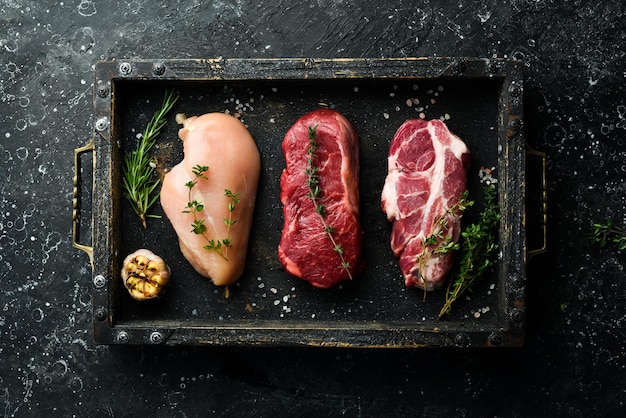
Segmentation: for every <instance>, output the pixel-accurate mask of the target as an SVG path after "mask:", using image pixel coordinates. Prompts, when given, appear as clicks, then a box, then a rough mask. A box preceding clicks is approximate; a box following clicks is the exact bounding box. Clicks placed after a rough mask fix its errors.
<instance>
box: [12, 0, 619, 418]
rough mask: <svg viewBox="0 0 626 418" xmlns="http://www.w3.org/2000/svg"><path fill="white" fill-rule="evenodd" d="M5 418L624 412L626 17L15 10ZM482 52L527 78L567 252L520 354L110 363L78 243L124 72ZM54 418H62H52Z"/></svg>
mask: <svg viewBox="0 0 626 418" xmlns="http://www.w3.org/2000/svg"><path fill="white" fill-rule="evenodd" d="M0 6H1V7H0V99H1V102H0V411H1V413H2V415H3V416H43V415H45V416H91V417H96V416H132V415H135V416H137V415H140V414H143V415H146V416H164V417H169V416H213V415H216V416H258V417H261V416H265V417H267V416H273V415H276V416H312V417H313V416H314V417H320V416H349V417H353V416H354V417H358V416H363V417H366V416H423V417H454V416H458V417H464V416H498V417H538V416H550V417H552V416H568V417H569V416H571V417H594V416H597V417H600V416H624V412H625V411H626V408H625V407H624V402H625V401H626V394H625V386H624V380H625V379H624V378H625V377H626V373H625V371H624V368H625V367H626V360H625V359H624V356H625V348H624V347H625V345H626V336H625V325H624V321H625V320H626V304H625V301H626V278H625V277H624V276H625V274H624V265H625V263H626V256H625V255H624V254H623V253H619V252H618V251H616V250H615V249H614V248H610V247H609V248H604V249H602V248H599V247H598V246H596V245H593V244H591V243H590V241H589V239H588V236H589V234H590V231H591V225H592V223H593V222H595V221H602V220H605V219H613V220H614V221H615V222H617V223H621V224H626V209H625V203H626V197H625V196H626V193H625V191H626V183H625V182H624V179H625V178H626V146H625V141H626V138H625V136H626V107H625V105H626V101H625V97H626V95H625V93H626V88H625V79H626V57H625V55H624V54H625V52H624V45H625V44H626V23H625V22H626V18H625V17H626V16H625V6H624V3H623V2H622V1H621V0H613V1H611V0H597V1H580V0H574V1H550V0H514V1H496V0H480V1H476V2H474V1H459V2H447V1H438V0H431V1H402V0H389V1H385V2H379V1H370V0H368V1H362V2H358V1H355V0H346V1H330V0H315V1H300V0H295V1H286V0H276V1H264V0H259V1H255V2H250V1H234V0H224V1H215V2H202V1H195V0H194V1H189V0H184V1H178V2H174V1H161V2H148V1H147V0H127V1H111V2H104V1H89V0H64V1H62V2H52V1H40V0H1V1H0ZM218 56H222V57H241V58H247V57H258V58H267V57H321V58H333V57H374V58H379V57H408V56H476V57H509V58H520V59H523V60H524V61H525V62H526V76H525V97H524V99H525V104H526V107H525V112H526V118H525V125H524V126H525V130H526V135H527V138H528V142H529V144H530V145H531V146H533V147H535V148H537V149H539V150H541V151H545V152H546V153H547V155H548V170H547V174H548V182H549V183H548V192H549V212H548V223H549V238H548V246H549V251H548V253H547V254H545V255H542V256H539V257H538V258H536V259H533V260H532V262H531V263H530V264H529V268H528V297H527V306H528V312H527V326H528V335H527V343H526V346H525V347H524V348H523V349H512V350H491V349H488V350H465V351H457V350H440V349H434V350H419V349H415V350H401V351H392V350H382V351H378V350H350V349H305V348H281V349H276V348H271V349H259V348H250V349H246V348H236V349H233V348H189V347H175V348H168V347H121V346H113V347H108V346H96V345H94V344H93V342H92V334H91V300H90V297H91V296H90V294H91V271H90V267H89V262H88V259H87V256H86V255H85V254H84V253H82V252H79V251H77V250H75V249H74V248H73V247H72V240H71V202H72V197H73V194H72V176H73V159H72V158H73V150H74V149H75V148H77V147H79V146H82V145H84V144H85V143H86V142H87V140H88V139H89V138H90V137H91V135H92V132H93V127H94V120H93V117H92V88H93V85H92V79H93V68H94V63H95V62H96V61H97V60H99V59H113V58H118V59H119V58H198V57H199V58H210V57H218ZM50 413H52V415H49V414H50Z"/></svg>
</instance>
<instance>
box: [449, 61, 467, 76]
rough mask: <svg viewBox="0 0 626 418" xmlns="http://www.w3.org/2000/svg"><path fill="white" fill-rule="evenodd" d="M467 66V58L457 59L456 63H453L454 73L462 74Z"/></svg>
mask: <svg viewBox="0 0 626 418" xmlns="http://www.w3.org/2000/svg"><path fill="white" fill-rule="evenodd" d="M465 68H466V65H465V60H459V61H456V62H455V63H454V64H452V74H453V75H460V74H462V73H463V72H464V71H465Z"/></svg>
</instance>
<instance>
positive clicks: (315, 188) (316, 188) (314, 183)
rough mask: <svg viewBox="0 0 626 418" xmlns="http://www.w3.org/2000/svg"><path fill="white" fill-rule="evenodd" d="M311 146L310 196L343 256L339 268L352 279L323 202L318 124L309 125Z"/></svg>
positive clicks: (309, 160) (325, 229)
mask: <svg viewBox="0 0 626 418" xmlns="http://www.w3.org/2000/svg"><path fill="white" fill-rule="evenodd" d="M308 137H309V147H308V148H307V150H306V153H307V168H306V170H305V173H306V176H307V187H308V189H309V193H308V196H309V198H310V199H311V201H312V202H313V206H314V207H315V212H317V214H318V215H319V216H320V219H321V220H322V226H323V227H324V233H325V234H326V236H327V237H328V239H329V240H330V243H331V245H332V246H333V251H335V252H336V253H337V254H338V255H339V257H340V258H341V265H340V266H339V268H341V269H344V270H345V271H346V272H347V273H348V277H349V278H350V279H352V273H350V267H351V265H350V263H349V262H347V261H346V259H345V257H344V252H343V247H342V246H341V244H338V243H337V241H336V240H335V237H334V234H335V229H334V228H333V227H332V226H331V225H328V224H327V223H326V219H325V216H326V208H325V206H324V205H323V204H322V203H321V201H322V188H321V186H320V181H319V172H318V168H317V164H316V162H315V160H316V159H317V155H316V152H317V125H315V126H309V127H308Z"/></svg>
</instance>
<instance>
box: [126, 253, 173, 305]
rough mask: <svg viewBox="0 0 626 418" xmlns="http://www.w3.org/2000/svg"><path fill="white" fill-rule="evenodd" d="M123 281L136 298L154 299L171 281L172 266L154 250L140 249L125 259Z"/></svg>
mask: <svg viewBox="0 0 626 418" xmlns="http://www.w3.org/2000/svg"><path fill="white" fill-rule="evenodd" d="M122 281H123V282H124V287H126V290H128V293H129V294H130V295H131V296H132V297H133V298H134V299H136V300H148V299H154V298H156V297H158V296H160V295H161V294H162V293H163V290H164V289H165V286H166V285H167V284H168V282H169V281H170V268H169V267H168V265H167V264H165V261H163V259H162V258H161V257H159V256H158V255H156V254H154V253H153V252H152V251H150V250H146V249H140V250H137V251H135V252H134V253H132V254H130V255H129V256H128V257H126V258H125V259H124V263H123V265H122Z"/></svg>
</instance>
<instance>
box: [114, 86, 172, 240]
mask: <svg viewBox="0 0 626 418" xmlns="http://www.w3.org/2000/svg"><path fill="white" fill-rule="evenodd" d="M178 98H179V96H178V95H176V94H175V93H174V91H172V90H167V91H166V92H165V96H164V98H163V103H162V104H161V108H160V109H159V110H158V111H157V112H156V113H155V114H154V115H153V116H152V119H151V120H150V122H149V123H148V125H147V126H146V129H145V131H144V132H143V135H142V136H141V139H140V140H139V141H138V142H137V146H136V149H135V150H133V151H131V152H127V153H126V154H125V155H124V169H123V178H122V185H123V187H124V197H126V199H128V201H129V202H130V205H131V207H132V209H133V211H134V212H135V213H136V214H137V216H139V220H140V221H141V224H142V225H143V227H144V229H145V228H147V224H146V218H148V217H150V218H158V217H159V216H158V215H148V211H149V210H150V208H151V207H152V206H153V205H154V203H155V202H156V201H157V199H158V193H157V194H156V195H154V196H153V194H154V193H155V190H156V188H157V186H158V185H159V183H160V180H159V179H155V178H154V164H155V161H154V158H153V157H152V156H151V155H150V150H151V149H152V147H154V144H155V143H156V137H157V136H158V135H159V133H160V132H161V130H162V129H163V127H164V126H165V124H166V123H167V120H166V117H167V114H168V113H169V112H170V111H171V110H172V108H173V107H174V105H175V104H176V102H177V101H178Z"/></svg>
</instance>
